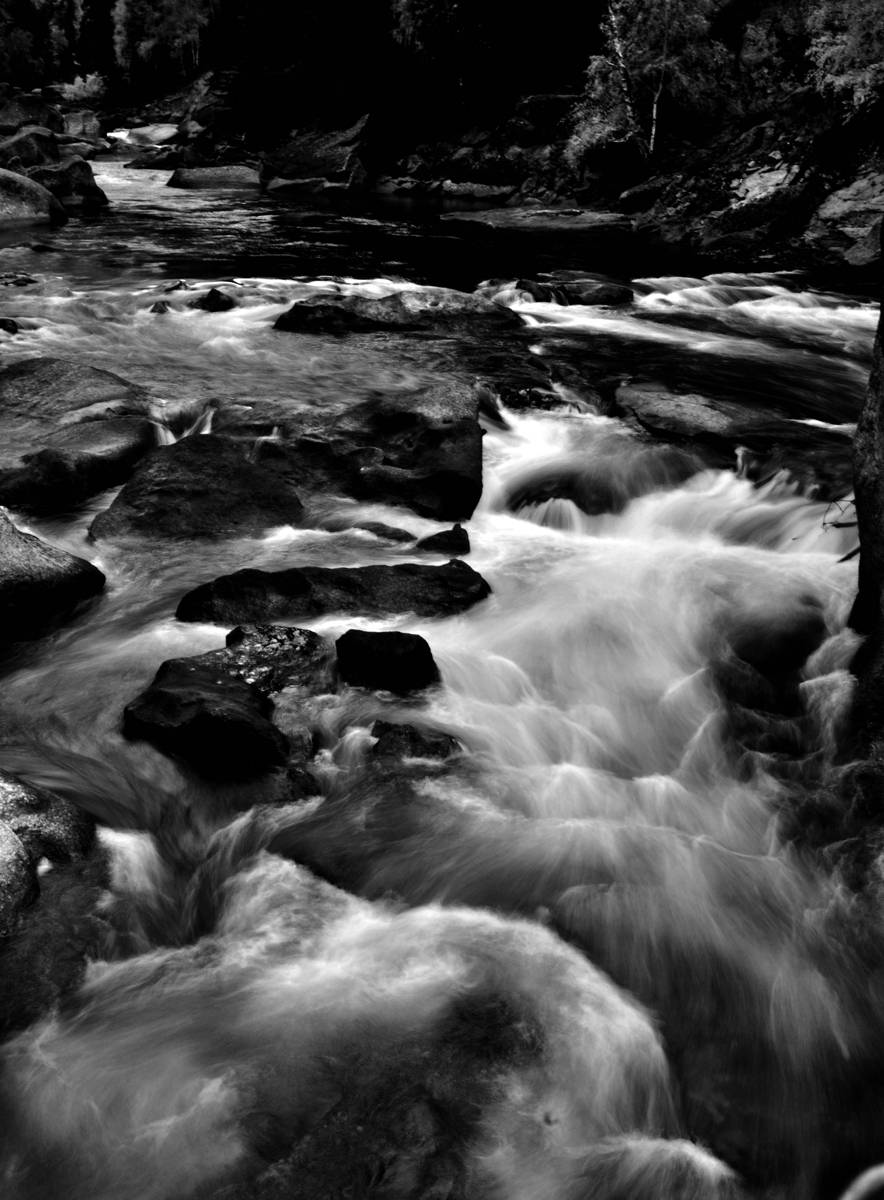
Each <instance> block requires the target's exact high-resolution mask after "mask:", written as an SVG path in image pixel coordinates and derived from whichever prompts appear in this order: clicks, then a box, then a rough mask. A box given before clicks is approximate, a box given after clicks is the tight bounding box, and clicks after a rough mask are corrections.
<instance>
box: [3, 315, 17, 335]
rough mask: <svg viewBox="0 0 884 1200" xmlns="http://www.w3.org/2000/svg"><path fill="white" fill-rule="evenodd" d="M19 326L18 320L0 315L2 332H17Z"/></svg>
mask: <svg viewBox="0 0 884 1200" xmlns="http://www.w3.org/2000/svg"><path fill="white" fill-rule="evenodd" d="M20 328H21V326H20V325H19V323H18V321H13V319H12V317H0V329H2V331H3V332H4V333H12V334H15V333H18V331H19V329H20Z"/></svg>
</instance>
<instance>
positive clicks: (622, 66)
mask: <svg viewBox="0 0 884 1200" xmlns="http://www.w3.org/2000/svg"><path fill="white" fill-rule="evenodd" d="M608 29H609V31H610V37H611V50H612V52H613V55H614V62H615V63H616V64H617V74H618V75H619V76H620V86H621V87H622V88H623V103H624V105H625V107H626V116H627V119H628V120H629V125H630V128H631V129H632V132H633V134H634V136H635V139H636V141H637V142H638V144H639V146H640V147H641V150H642V153H643V154H644V155H645V157H647V154H648V147H647V145H646V143H645V139H644V138H643V137H642V132H641V126H640V125H639V123H638V116H637V115H636V111H635V101H634V99H633V89H632V77H631V75H630V73H629V67H628V65H627V62H626V52H625V50H624V48H623V31H622V30H621V28H620V10H619V9H618V7H617V3H616V0H610V3H609V4H608Z"/></svg>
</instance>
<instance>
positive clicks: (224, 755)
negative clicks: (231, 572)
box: [123, 625, 335, 780]
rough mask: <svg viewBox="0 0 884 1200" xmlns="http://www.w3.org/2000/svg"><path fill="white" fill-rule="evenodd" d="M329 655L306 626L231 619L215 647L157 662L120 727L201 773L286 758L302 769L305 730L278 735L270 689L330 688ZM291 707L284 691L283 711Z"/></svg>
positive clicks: (223, 774) (257, 768) (245, 772)
mask: <svg viewBox="0 0 884 1200" xmlns="http://www.w3.org/2000/svg"><path fill="white" fill-rule="evenodd" d="M333 662H334V650H333V647H332V645H331V644H330V643H329V642H328V641H327V640H326V639H325V638H323V637H321V636H320V635H319V634H316V633H313V632H312V631H311V630H309V629H297V628H291V627H288V626H275V625H258V626H244V627H241V626H237V628H235V629H233V630H231V632H230V633H229V634H228V635H227V645H226V647H225V648H224V649H222V650H213V651H210V652H209V653H207V654H200V655H196V656H194V657H192V658H179V659H170V660H168V661H167V662H164V663H163V664H162V666H161V667H160V668H159V670H158V671H157V674H156V677H155V678H154V681H153V683H152V684H151V685H150V687H148V688H147V689H146V691H144V692H143V693H142V694H141V695H140V696H139V697H138V698H137V699H136V700H134V701H133V702H132V703H131V704H129V705H128V706H127V707H126V710H125V712H124V716H123V731H124V733H125V734H126V736H127V737H129V738H142V739H144V740H146V741H149V742H151V743H152V744H153V745H155V746H156V747H157V748H158V749H160V750H162V751H163V752H165V753H167V754H171V755H172V756H174V757H176V758H179V759H182V760H183V761H185V762H186V763H188V764H189V765H190V766H191V767H193V768H194V770H196V771H197V772H198V773H199V774H201V775H204V776H206V777H208V778H213V779H233V780H244V779H250V778H254V777H255V776H258V775H261V774H263V773H265V772H267V771H269V770H273V769H274V768H276V767H282V766H286V765H288V767H289V770H290V772H291V771H293V770H296V771H303V768H304V765H305V763H306V758H307V757H309V753H310V739H309V735H306V734H305V735H303V736H300V737H298V736H296V737H295V738H294V739H293V740H290V739H289V738H288V737H286V735H285V734H284V733H283V732H282V730H281V729H280V728H278V727H277V726H276V725H275V724H274V723H273V721H272V719H271V718H272V715H273V712H274V705H273V703H272V701H271V699H270V697H271V695H273V694H275V693H277V692H281V691H282V690H283V689H290V690H293V691H294V692H296V693H300V694H301V695H302V696H304V697H314V696H317V695H320V694H322V693H324V692H327V691H332V690H334V687H335V680H334V671H333ZM294 708H297V703H293V698H292V697H291V696H290V697H289V698H288V704H287V715H288V716H289V717H290V718H291V716H292V713H293V711H294ZM293 732H294V731H293Z"/></svg>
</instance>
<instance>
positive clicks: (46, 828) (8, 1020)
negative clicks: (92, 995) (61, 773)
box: [0, 771, 106, 1035]
mask: <svg viewBox="0 0 884 1200" xmlns="http://www.w3.org/2000/svg"><path fill="white" fill-rule="evenodd" d="M38 864H43V865H42V867H41V869H40V871H39V872H38ZM105 882H106V880H105V874H104V861H103V856H102V854H101V852H100V850H99V848H98V847H97V845H96V842H95V829H94V823H93V822H92V820H91V819H90V818H89V817H87V816H86V815H85V814H84V813H83V812H82V811H81V810H80V809H78V808H76V807H75V806H74V805H73V804H71V803H69V802H68V801H66V800H63V799H60V798H59V797H57V796H53V795H52V794H51V793H49V792H46V791H44V790H43V789H40V788H33V787H30V786H28V785H26V784H23V783H21V782H20V781H19V780H18V779H16V778H15V777H14V776H12V775H9V774H7V773H6V772H3V771H0V1035H3V1034H6V1033H8V1032H10V1031H12V1030H14V1029H17V1028H20V1027H22V1026H24V1025H27V1024H29V1023H30V1022H31V1021H34V1020H36V1019H37V1018H38V1017H40V1016H43V1015H45V1014H46V1013H47V1012H48V1011H49V1010H50V1009H51V1008H52V1007H53V1006H54V1005H56V1004H57V1003H58V1002H59V1001H60V1000H61V999H63V998H64V997H65V996H66V995H68V994H69V993H70V992H71V991H73V989H74V988H75V987H76V986H77V985H78V984H79V983H80V982H81V981H82V978H83V975H84V972H85V969H86V957H87V955H88V954H90V953H94V952H95V950H96V948H97V944H98V939H99V936H100V930H101V925H100V921H99V920H98V917H97V913H96V907H97V903H98V900H99V897H100V893H101V889H102V887H103V886H104V884H105Z"/></svg>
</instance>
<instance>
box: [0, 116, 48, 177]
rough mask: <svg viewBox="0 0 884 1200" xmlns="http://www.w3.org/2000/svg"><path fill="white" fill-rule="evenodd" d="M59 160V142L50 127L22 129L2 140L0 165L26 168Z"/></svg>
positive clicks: (10, 167)
mask: <svg viewBox="0 0 884 1200" xmlns="http://www.w3.org/2000/svg"><path fill="white" fill-rule="evenodd" d="M57 162H58V142H57V141H56V138H55V134H54V133H50V131H49V130H48V129H41V128H39V126H35V127H32V128H27V129H20V130H19V131H18V133H14V134H13V135H12V137H8V138H4V139H3V140H2V141H0V167H5V168H6V169H7V170H9V169H12V170H25V169H27V168H28V167H40V166H47V165H51V164H53V163H57Z"/></svg>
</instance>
